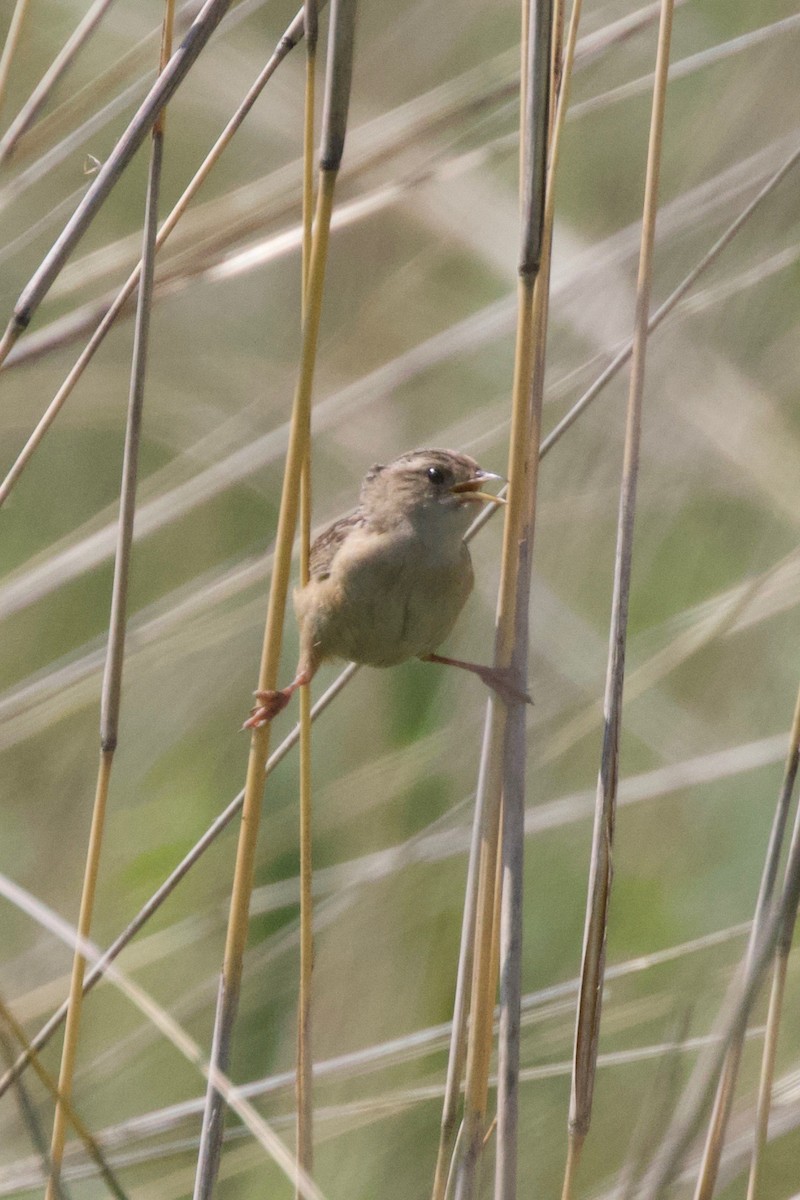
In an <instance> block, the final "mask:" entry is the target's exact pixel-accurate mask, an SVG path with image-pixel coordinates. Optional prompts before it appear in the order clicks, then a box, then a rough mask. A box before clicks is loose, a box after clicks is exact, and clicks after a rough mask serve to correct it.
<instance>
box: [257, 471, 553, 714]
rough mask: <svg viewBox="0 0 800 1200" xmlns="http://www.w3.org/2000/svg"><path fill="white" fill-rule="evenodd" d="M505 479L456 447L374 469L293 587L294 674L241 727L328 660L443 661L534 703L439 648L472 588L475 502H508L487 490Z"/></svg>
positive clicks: (501, 677) (278, 704)
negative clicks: (469, 540)
mask: <svg viewBox="0 0 800 1200" xmlns="http://www.w3.org/2000/svg"><path fill="white" fill-rule="evenodd" d="M500 479H502V476H500V475H495V474H493V473H492V472H491V471H484V470H483V469H482V468H481V467H479V466H478V463H477V462H476V461H475V459H474V458H471V457H470V456H469V455H468V454H461V453H459V452H458V451H455V450H439V449H419V450H411V451H408V452H407V453H405V454H401V455H400V457H399V458H396V459H394V460H393V461H392V462H390V463H388V464H383V463H376V464H375V465H374V466H372V467H370V469H369V470H368V471H367V473H366V475H365V477H364V480H363V482H362V484H361V491H360V494H359V501H358V506H357V508H356V509H355V510H354V511H353V512H352V513H350V514H349V515H348V516H345V517H342V518H340V519H339V520H337V521H334V522H333V524H332V525H329V526H328V528H327V529H325V530H324V531H323V532H322V533H321V534H320V535H319V536H318V537H317V538H316V540H315V541H314V543H313V545H312V546H311V550H310V554H309V578H308V582H307V583H305V584H304V585H303V586H302V587H299V588H297V589H296V590H295V592H294V609H295V615H296V617H297V623H298V627H299V632H300V655H299V660H298V664H297V671H296V673H295V677H294V679H293V680H292V682H291V683H290V684H288V686H287V687H284V688H281V689H280V690H271V691H258V692H256V693H255V697H256V700H257V701H258V704H257V705H256V707H254V708H253V709H252V710H251V714H250V717H249V718H248V720H246V721H245V723H244V725H243V726H242V728H243V729H258V728H259V727H261V726H262V725H265V724H266V723H267V722H269V721H271V720H273V718H274V717H276V716H277V715H278V713H280V712H282V711H283V709H284V708H285V707H286V705H287V704H288V703H289V701H290V699H291V697H292V695H293V694H294V692H295V691H296V690H297V689H298V688H299V687H302V686H304V685H305V684H307V683H310V682H311V679H312V678H313V676H314V674H315V673H316V671H317V668H318V667H319V666H320V664H321V663H322V662H324V661H326V660H329V659H347V660H349V661H350V662H355V663H359V664H360V665H364V666H373V667H393V666H395V665H397V664H398V663H402V662H406V661H407V660H408V659H412V658H418V659H422V661H424V662H434V663H442V664H444V665H446V666H453V667H460V668H462V669H464V670H466V671H470V672H472V673H473V674H475V675H477V676H479V677H480V678H481V679H482V680H483V681H484V683H486V684H487V685H488V686H489V687H490V688H492V689H493V690H494V691H495V692H496V693H497V694H498V695H499V696H500V697H501V698H502V699H503V700H504V701H505V702H506V703H508V704H510V703H531V700H530V697H529V696H528V695H527V694H526V693H524V692H521V691H520V690H519V689H518V688H517V687H515V686H514V682H513V680H512V679H511V677H510V672H509V671H508V670H507V669H504V668H498V667H489V666H483V665H481V664H479V663H470V662H464V661H462V660H460V659H454V658H447V657H445V656H443V655H440V654H437V653H436V651H437V648H438V647H439V646H440V645H441V643H442V642H443V641H444V640H445V638H446V637H447V636H448V634H449V633H450V631H451V630H452V628H453V626H454V625H455V623H456V620H457V619H458V616H459V614H460V612H461V610H462V608H463V607H464V604H465V603H466V600H467V597H468V596H469V594H470V592H471V591H472V587H473V583H474V576H473V570H472V559H471V557H470V552H469V547H468V546H467V544H466V542H465V541H464V535H465V534H466V532H467V529H468V527H469V525H470V524H471V523H472V520H473V517H474V516H475V513H476V507H477V506H478V505H482V504H503V503H504V501H503V500H502V499H501V498H500V497H498V496H494V495H492V494H491V493H489V492H484V491H482V490H481V488H482V486H483V484H485V483H487V482H488V481H490V480H500Z"/></svg>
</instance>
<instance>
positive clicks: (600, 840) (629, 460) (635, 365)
mask: <svg viewBox="0 0 800 1200" xmlns="http://www.w3.org/2000/svg"><path fill="white" fill-rule="evenodd" d="M672 11H673V0H662V6H661V19H660V24H659V34H658V47H657V53H656V69H655V84H654V88H653V103H652V112H651V123H650V138H649V145H648V154H647V169H646V176H645V196H644V205H643V216H642V240H641V250H640V256H639V275H638V280H637V290H636V317H635V328H634V345H633V357H632V367H631V383H630V390H629V394H628V412H627V421H626V430H625V449H624V457H623V468H622V483H621V487H620V506H619V518H618V527H617V553H616V562H615V568H614V595H613V600H612V616H611V631H610V638H609V654H608V667H607V672H606V688H605V699H604V708H603V711H604V719H605V735H604V739H603V752H602V758H601V764H600V772H599V776H598V782H597V795H596V803H595V822H594V830H593V837H592V853H591V860H590V868H589V887H588V897H587V906H586V922H585V928H584V941H583V954H582V962H581V985H580V992H579V996H578V1014H577V1021H576V1029H575V1046H574V1055H573V1072H572V1087H571V1095H570V1111H569V1143H570V1145H569V1149H568V1153H567V1172H566V1174H565V1180H564V1189H563V1192H562V1195H563V1200H569V1198H570V1195H571V1187H572V1180H573V1177H574V1170H575V1167H576V1165H577V1162H578V1158H579V1155H580V1147H581V1145H582V1143H583V1141H584V1139H585V1137H586V1134H587V1131H588V1129H589V1124H590V1121H591V1111H592V1094H593V1090H594V1079H595V1072H596V1067H597V1046H598V1038H599V1032H600V1014H601V1005H602V991H603V976H604V971H605V948H606V930H607V921H608V906H609V900H610V894H611V878H612V862H611V855H612V846H613V839H614V820H615V815H616V798H617V782H618V757H619V739H620V727H621V714H622V692H623V682H624V677H625V641H626V635H627V621H628V596H629V591H630V578H631V561H632V553H633V528H634V516H635V511H636V484H637V477H638V467H639V446H640V441H641V421H642V399H643V394H644V372H645V360H646V351H647V331H648V317H649V309H650V291H651V281H652V258H653V244H654V240H655V221H656V213H657V210H658V180H659V172H660V166H661V145H662V137H663V127H664V108H665V102H666V91H667V72H668V69H669V48H670V37H671V32H672Z"/></svg>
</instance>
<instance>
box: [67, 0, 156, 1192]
mask: <svg viewBox="0 0 800 1200" xmlns="http://www.w3.org/2000/svg"><path fill="white" fill-rule="evenodd" d="M173 19H174V0H166V4H165V10H164V26H163V37H162V43H161V56H160V63H159V71H160V72H163V70H164V68H165V66H166V63H167V62H168V60H169V56H170V53H171V49H172V25H173ZM163 142H164V130H163V112H162V114H160V115H159V117H158V119H157V120H156V123H155V124H154V126H153V136H152V147H151V157H150V170H149V177H148V184H147V197H146V204H145V217H144V233H143V248H142V264H143V266H142V286H141V288H140V290H139V304H138V307H137V313H136V328H135V334H134V345H133V361H132V368H131V382H130V394H129V398H128V418H127V426H126V430H125V448H124V456H123V465H122V482H121V486H120V511H119V525H118V537H117V551H116V555H115V560H114V581H113V585H112V591H111V616H110V619H109V629H108V646H107V650H106V665H105V671H104V674H103V687H102V694H101V701H100V763H99V767H98V774H97V784H96V790H95V804H94V810H93V814H92V828H91V836H90V840H89V849H88V853H87V859H86V868H85V875H84V887H83V893H82V896H81V906H80V919H79V922H78V933H79V935H80V937H81V938H88V937H89V935H90V933H91V925H92V916H93V911H94V897H95V891H96V886H97V876H98V871H99V861H100V852H101V849H102V844H103V831H104V824H105V812H106V808H107V804H108V789H109V785H110V781H111V770H112V765H113V760H114V751H115V750H116V747H117V740H118V725H119V706H120V698H121V695H122V668H123V661H124V655H125V630H126V625H127V605H128V579H129V573H130V558H131V547H132V544H133V519H134V514H135V511H136V484H137V479H138V470H139V443H140V439H141V423H142V410H143V406H144V388H145V375H146V368H147V344H148V333H149V327H150V303H151V298H152V294H153V275H154V271H155V239H156V229H157V224H158V197H159V189H160V183H161V164H162V158H163ZM85 968H86V962H85V959H84V958H83V955H82V953H81V952H80V951H76V953H75V957H74V961H73V968H72V979H71V983H70V994H69V1000H68V1007H67V1017H66V1026H65V1031H64V1045H63V1047H62V1053H61V1070H60V1073H59V1078H58V1097H57V1101H56V1108H55V1117H54V1120H53V1134H52V1139H51V1144H50V1175H49V1178H48V1184H47V1192H46V1197H47V1200H55V1198H56V1196H57V1194H58V1184H57V1180H58V1177H59V1173H60V1170H61V1161H62V1158H63V1155H64V1139H65V1136H66V1127H67V1119H68V1114H67V1109H66V1106H65V1101H70V1100H71V1096H72V1083H73V1074H74V1067H75V1057H76V1053H77V1046H78V1039H79V1036H80V1021H81V1008H82V1003H83V980H84V974H85Z"/></svg>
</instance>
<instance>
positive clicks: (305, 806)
mask: <svg viewBox="0 0 800 1200" xmlns="http://www.w3.org/2000/svg"><path fill="white" fill-rule="evenodd" d="M304 20H305V30H306V97H305V113H304V124H303V254H302V275H301V295H302V302H301V309H302V319H303V320H305V316H306V291H307V288H308V272H309V265H310V261H311V240H312V220H313V211H314V94H315V79H316V57H317V6H316V0H306V3H305V6H304ZM306 436H307V439H308V453H307V455H306V458H305V460H304V462H303V466H302V473H301V477H300V584H301V586H304V585H305V584H306V583H308V579H309V557H310V548H311V429H310V426H309V429H308V431H307V435H306ZM311 747H312V742H311V687H310V685H309V684H304V685H303V686H302V687H301V688H300V751H299V784H300V787H299V806H300V830H299V850H300V985H299V988H298V996H297V1068H296V1086H295V1091H296V1099H297V1162H298V1164H299V1165H300V1166H301V1167H303V1168H304V1169H305V1170H306V1171H308V1172H309V1173H310V1172H311V1170H312V1169H313V1163H314V1128H313V1094H312V1088H313V1070H314V1068H313V1061H314V1060H313V1051H312V1038H311V1000H312V988H311V984H312V972H313V968H314V901H313V890H312V885H313V866H312V828H313V825H312V798H313V794H312V780H311ZM298 1200H299V1195H298Z"/></svg>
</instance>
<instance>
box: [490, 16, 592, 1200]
mask: <svg viewBox="0 0 800 1200" xmlns="http://www.w3.org/2000/svg"><path fill="white" fill-rule="evenodd" d="M574 16H575V12H573V17H574ZM563 19H564V10H563V4H561V3H556V4H555V5H553V4H552V3H551V2H550V0H546V2H544V3H537V4H532V5H531V6H530V10H529V14H528V26H529V40H528V43H527V44H525V43H523V44H525V48H526V50H527V55H526V63H525V66H524V67H523V71H522V77H523V80H524V84H523V87H522V89H521V91H522V96H523V111H522V131H523V142H524V158H523V164H524V171H523V180H524V190H523V197H522V213H521V224H522V247H521V255H520V266H519V274H520V279H521V280H522V281H524V284H525V287H526V288H528V287H530V290H531V292H532V299H533V303H532V307H531V314H530V315H531V324H530V326H529V327H528V328H527V330H526V332H527V336H528V337H529V339H530V343H531V352H532V357H531V362H530V365H529V367H528V366H527V365H526V364H524V363H522V364H520V375H519V378H518V379H517V378H516V376H515V389H514V393H513V400H512V404H513V406H514V409H516V407H517V405H519V407H520V408H522V405H523V404H524V403H525V397H527V406H528V413H527V428H526V429H524V430H523V429H520V430H519V431H518V436H524V439H525V459H524V463H523V471H524V478H525V495H524V507H523V509H522V511H521V513H520V525H519V527H518V529H517V531H516V539H517V562H516V567H515V570H516V579H515V585H514V591H515V595H514V601H513V617H509V626H510V628H509V630H508V635H507V636H508V638H509V643H510V645H509V651H510V663H511V671H512V677H513V678H514V679H515V681H516V686H517V687H518V688H520V689H521V690H522V691H524V690H525V686H526V681H527V678H528V659H529V652H528V644H529V627H530V621H529V609H530V588H531V567H532V559H533V540H534V532H535V527H536V500H537V490H538V479H539V461H540V460H539V444H540V442H541V430H542V403H543V399H544V378H545V349H546V343H547V317H548V301H549V294H550V254H551V247H552V231H553V185H554V159H553V156H552V145H553V127H552V114H554V113H555V111H556V92H557V89H558V88H559V86H560V82H561V78H562V75H561V54H562V39H563V28H562V27H563ZM572 45H573V50H574V39H573V43H572ZM571 67H572V60H571V59H570V61H569V64H568V69H571ZM548 157H550V162H549V168H550V169H549V171H548ZM529 281H530V283H529ZM525 307H526V308H527V305H526V306H525ZM521 312H522V308H521V309H520V313H521ZM525 371H529V374H528V375H527V377H526V376H525V374H524V372H525ZM517 387H519V388H520V389H521V392H520V395H519V398H517V391H516V388H517ZM512 425H513V416H512ZM512 436H513V434H512ZM511 478H512V479H513V475H512V476H511ZM526 718H527V714H526V712H525V706H524V705H516V706H515V707H513V708H511V709H510V710H509V712H508V715H507V718H506V730H505V741H504V745H503V763H502V775H503V778H502V797H503V799H502V806H501V819H500V828H501V838H500V845H499V856H498V877H499V878H498V886H499V887H501V889H502V890H501V896H500V946H499V979H500V995H499V1001H500V1021H499V1028H498V1051H497V1076H498V1083H497V1155H496V1160H495V1183H494V1195H495V1200H516V1195H517V1158H518V1128H519V1067H520V1046H519V1039H520V1002H521V996H522V914H523V870H524V849H525V760H526V750H527V728H526Z"/></svg>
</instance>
